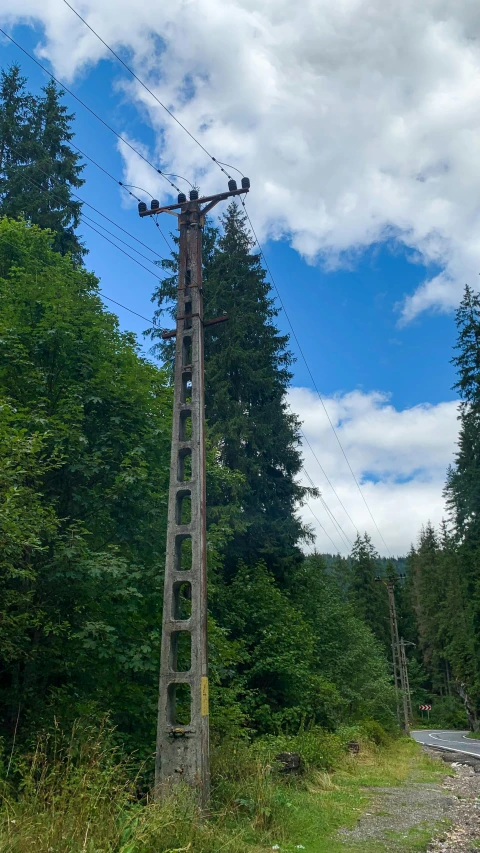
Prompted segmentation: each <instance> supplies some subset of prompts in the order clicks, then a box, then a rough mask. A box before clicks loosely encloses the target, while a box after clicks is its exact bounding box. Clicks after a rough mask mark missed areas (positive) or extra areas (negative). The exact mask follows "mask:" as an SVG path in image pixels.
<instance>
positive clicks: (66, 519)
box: [0, 219, 171, 737]
mask: <svg viewBox="0 0 480 853" xmlns="http://www.w3.org/2000/svg"><path fill="white" fill-rule="evenodd" d="M0 299H1V304H2V311H1V314H0V391H1V399H2V406H1V409H0V451H1V458H0V491H1V496H2V506H1V520H2V528H1V534H0V536H1V539H2V545H3V549H4V550H3V560H2V571H1V575H0V586H1V589H2V593H3V595H2V600H1V604H0V610H1V618H0V632H2V635H3V634H5V635H6V636H5V642H2V646H1V652H0V656H1V659H2V666H1V671H2V675H1V676H0V704H1V713H2V716H3V721H4V725H6V727H7V731H8V730H12V729H13V725H14V722H15V720H16V719H17V713H18V708H19V707H21V709H22V715H21V721H22V726H23V723H25V722H26V721H27V720H28V719H29V717H30V715H34V718H36V719H37V720H38V718H39V715H41V713H42V709H43V708H44V707H46V706H47V705H48V704H49V703H51V702H53V705H54V706H55V707H56V710H57V712H59V710H60V708H63V709H64V710H65V708H66V707H67V706H68V707H69V714H70V716H72V715H73V716H75V715H76V713H78V710H75V709H76V708H77V709H78V707H79V704H80V705H81V703H82V702H83V701H85V700H86V699H87V698H88V701H94V702H96V703H98V704H99V707H100V708H101V709H102V710H106V709H108V708H114V709H115V712H116V715H117V717H116V718H117V722H121V723H122V725H123V726H124V728H125V730H126V731H128V730H130V731H131V730H132V728H133V729H135V730H136V732H137V736H138V734H139V733H140V731H139V728H140V729H141V725H143V723H142V724H140V720H141V719H142V720H147V719H149V722H148V732H149V737H150V736H151V728H152V726H151V722H150V719H151V716H150V715H153V713H154V710H153V709H154V707H155V691H154V688H153V683H154V680H155V678H154V673H156V670H157V656H158V646H159V632H160V623H159V615H158V602H159V600H161V587H160V577H159V572H158V566H159V564H160V565H161V564H162V562H163V556H164V541H165V540H164V530H165V507H166V497H167V494H166V491H167V485H168V455H169V439H170V406H171V402H170V401H171V395H170V390H169V388H168V387H167V384H166V377H165V375H164V374H163V373H162V371H161V370H159V369H158V368H156V367H154V366H153V365H152V364H150V363H148V362H147V361H146V360H145V359H144V358H143V357H142V356H141V355H140V353H139V351H138V348H137V345H136V343H135V340H134V338H133V336H131V335H129V334H123V333H121V332H120V331H119V329H118V324H117V321H116V319H115V318H114V316H113V315H112V314H109V313H108V312H106V311H105V310H104V308H103V305H102V303H101V300H100V298H99V295H98V284H97V281H96V280H95V278H94V277H93V276H92V275H90V274H89V273H87V272H85V271H84V270H83V269H80V268H78V267H77V268H76V267H74V266H72V262H71V260H70V259H69V258H68V257H62V256H61V255H60V254H58V253H56V252H54V251H53V250H52V248H51V237H50V236H49V233H48V232H45V231H41V230H40V229H38V228H37V227H36V226H30V227H29V226H28V225H26V224H25V223H22V222H13V221H9V220H6V219H4V220H2V221H1V222H0ZM139 638H141V640H140V642H139ZM147 684H148V685H149V687H148V689H147V694H145V690H146V685H147ZM147 696H149V698H148V700H147ZM134 718H136V719H135V722H134ZM32 719H33V718H32Z"/></svg>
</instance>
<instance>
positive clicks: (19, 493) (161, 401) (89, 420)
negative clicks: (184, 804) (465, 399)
mask: <svg viewBox="0 0 480 853" xmlns="http://www.w3.org/2000/svg"><path fill="white" fill-rule="evenodd" d="M47 102H48V104H50V105H51V108H49V109H48V110H47V107H46V104H47ZM52 105H53V106H54V107H55V108H53V106H52ZM0 118H1V122H2V123H1V145H2V148H1V150H2V152H3V155H2V157H3V159H2V164H3V165H2V171H1V180H2V183H1V188H2V194H1V202H2V212H3V214H4V218H3V219H2V221H1V223H0V273H1V279H0V289H1V305H2V310H1V314H0V392H1V398H2V409H1V430H2V432H1V461H0V465H1V479H0V488H1V492H2V501H1V508H0V512H1V537H2V541H1V547H2V573H1V578H0V584H1V590H2V594H1V604H0V611H1V612H0V636H1V643H0V649H1V651H0V656H1V670H0V671H1V675H0V711H1V720H2V736H3V738H4V742H5V745H6V748H8V747H9V745H11V743H12V739H13V738H14V737H15V739H16V743H17V744H18V743H22V742H23V741H28V739H29V738H31V737H32V736H33V735H34V734H35V733H36V732H37V731H38V730H39V728H42V727H47V728H48V726H50V725H52V721H53V719H54V718H55V719H56V720H57V721H58V720H63V721H64V723H65V724H66V725H69V724H71V723H72V722H73V720H75V719H76V718H77V717H79V716H82V715H83V714H90V715H93V716H94V717H96V718H97V719H101V718H102V717H103V716H104V715H105V714H107V713H108V714H110V718H111V721H112V723H113V724H114V725H115V727H116V730H117V737H118V738H119V740H121V742H122V744H123V745H124V746H125V747H126V748H127V749H132V748H135V749H136V750H139V751H140V753H141V754H144V755H148V754H151V752H152V749H153V745H154V735H155V706H156V701H157V673H158V657H159V646H160V630H161V610H162V581H163V562H164V549H165V529H166V505H167V488H168V468H169V452H170V449H169V443H170V423H171V403H172V395H171V388H170V378H169V377H170V373H169V360H170V358H171V353H170V351H169V349H168V347H165V348H161V347H160V345H159V344H157V337H156V334H157V333H156V332H154V333H153V344H154V347H156V348H157V352H158V355H159V356H160V359H161V360H162V361H165V364H166V367H165V368H162V367H160V366H159V365H158V362H157V363H156V362H155V361H154V360H148V359H146V358H145V357H144V356H143V355H141V353H140V350H139V347H138V344H137V342H136V340H135V339H134V337H133V336H132V335H130V334H128V333H122V332H120V330H119V327H118V323H117V321H116V319H115V317H114V315H112V314H111V313H110V312H108V311H106V310H105V308H104V306H103V304H102V301H101V299H100V292H99V284H98V281H97V280H96V279H95V277H94V276H93V275H92V274H90V273H88V272H87V271H86V269H84V268H83V266H82V265H79V263H78V259H79V253H80V254H81V249H80V243H77V245H76V246H73V245H72V243H71V242H70V243H69V242H68V240H67V237H68V236H69V235H70V236H71V235H72V233H73V232H72V231H71V228H72V226H74V225H75V222H76V219H75V217H76V215H77V213H78V212H79V211H78V207H76V206H75V203H74V202H72V201H71V192H72V188H73V187H76V186H78V184H79V181H80V178H79V174H80V171H81V164H80V163H79V162H78V158H77V157H76V155H73V154H72V152H71V150H70V149H68V142H69V140H70V139H71V137H72V130H71V117H69V116H68V115H67V114H66V110H65V108H64V107H63V106H62V104H61V93H60V92H58V91H57V90H56V89H55V87H54V86H53V85H52V86H49V87H47V90H46V91H45V96H44V97H42V98H40V99H38V98H33V97H32V96H30V95H29V94H28V93H27V91H26V88H25V83H24V81H23V80H22V78H21V76H20V74H19V70H18V69H17V68H13V69H11V70H10V71H9V72H7V73H4V75H3V82H2V102H1V111H0ZM47 119H48V121H47ZM34 127H36V128H38V127H42V128H43V129H44V130H43V131H42V132H44V133H47V130H48V138H49V139H52V140H55V145H53V143H52V145H51V146H50V148H49V149H48V150H49V157H50V160H49V159H48V158H47V157H46V155H45V157H42V158H41V162H39V151H44V149H45V146H44V145H43V143H42V145H41V146H40V148H39V147H38V145H37V142H36V141H35V140H33V135H32V133H33V131H32V128H34ZM68 152H70V153H68ZM72 158H73V159H72ZM40 169H42V170H44V172H45V173H46V174H47V173H49V174H50V179H49V180H48V181H45V182H43V181H42V180H41V174H42V173H41V171H39V170H40ZM44 183H45V192H46V193H47V196H48V194H49V193H51V192H54V193H55V195H54V199H55V204H54V205H53V206H54V207H55V206H57V204H56V202H57V191H58V189H59V186H61V190H62V195H61V196H58V207H59V208H61V206H62V205H61V203H60V202H62V203H63V208H62V210H61V211H60V210H59V213H58V215H57V217H56V219H50V220H49V221H48V222H47V221H44V219H43V215H42V210H43V206H44V205H45V207H47V208H49V209H50V208H51V207H52V203H51V200H50V201H49V198H48V197H45V198H44V196H43V195H42V189H41V187H42V186H43V184H44ZM35 184H38V186H37V188H36V191H37V190H38V193H39V195H38V197H37V196H35V200H33V199H32V196H31V194H30V195H28V193H30V191H31V192H33V189H32V187H34V186H35ZM21 186H23V187H24V188H25V192H26V193H27V195H28V199H27V203H25V202H24V193H23V190H20V189H19V188H20V187H21ZM52 187H53V190H52ZM50 199H51V196H50ZM34 201H35V203H34ZM15 205H16V206H15ZM72 205H74V206H73V207H72ZM17 213H21V214H23V216H24V217H25V218H24V219H21V218H20V219H15V218H13V217H15V216H16V215H17ZM60 213H61V215H60ZM45 225H49V226H50V230H45V229H44V226H45ZM75 239H77V238H75ZM204 262H205V264H204V266H205V268H204V289H205V301H206V315H207V316H216V315H218V314H221V313H222V312H223V311H226V312H227V313H228V316H229V323H228V330H227V329H226V327H214V328H213V329H212V330H211V331H209V332H208V333H207V335H206V377H207V379H206V382H207V387H206V400H207V424H208V499H207V502H208V562H209V584H210V592H209V601H210V613H211V616H210V645H211V650H210V662H211V681H212V692H213V697H212V699H213V701H212V727H213V736H214V738H217V739H219V738H222V737H225V736H230V737H232V736H238V735H249V736H252V735H253V734H255V733H258V734H261V733H268V732H271V733H273V732H278V731H280V730H283V731H290V732H292V733H295V732H296V731H298V729H299V727H300V726H302V725H310V724H319V725H322V726H326V727H327V728H329V729H330V730H334V729H335V728H336V727H337V726H338V725H340V724H344V723H346V722H349V723H350V722H353V721H355V720H361V719H364V718H371V717H375V718H376V719H378V720H381V721H382V722H383V723H384V724H385V725H386V726H387V727H388V726H390V727H391V726H392V725H393V724H394V712H393V707H394V702H393V693H392V686H391V681H390V674H389V663H388V660H387V655H386V649H385V643H386V641H387V640H388V627H387V624H386V609H385V608H386V603H385V601H384V597H383V596H382V590H380V589H379V588H378V585H376V584H375V583H373V584H372V582H371V581H372V577H371V573H372V572H374V571H375V569H374V568H373V566H374V555H373V551H372V548H371V545H370V543H369V542H368V539H365V542H364V543H363V540H362V543H360V544H358V545H357V546H356V548H357V550H356V551H355V552H354V560H353V562H352V567H353V569H352V570H353V578H354V580H353V585H352V591H351V592H352V594H351V595H350V594H349V595H348V596H347V598H348V601H347V600H346V598H345V577H344V576H343V575H342V572H338V573H337V574H335V573H332V572H330V571H328V570H327V567H326V564H325V562H324V561H323V560H322V558H321V557H319V556H312V557H308V558H305V556H304V551H303V546H304V544H305V543H307V542H308V541H309V538H310V533H309V531H308V530H307V529H305V528H304V527H303V526H302V524H301V522H300V521H299V517H298V515H297V508H298V506H299V503H301V501H302V499H303V496H304V494H305V489H304V488H303V487H301V486H300V485H299V483H298V473H299V470H300V467H301V464H302V463H301V452H300V445H299V437H298V426H299V425H298V422H297V420H296V418H295V416H294V415H292V414H291V412H290V411H289V410H288V407H287V403H286V390H287V387H288V383H289V381H290V378H291V373H290V369H289V368H290V365H291V363H292V358H293V357H292V354H291V352H290V350H289V345H288V338H287V337H285V336H282V335H280V333H279V331H278V328H277V326H276V324H275V319H276V315H277V311H276V309H275V307H274V305H273V301H272V299H271V296H270V293H269V285H268V283H267V281H266V278H265V272H264V270H263V269H262V266H261V263H260V259H259V257H258V255H256V254H255V252H254V251H253V244H252V241H251V238H250V235H249V233H248V229H247V228H246V224H245V219H244V217H243V216H242V215H241V214H240V212H239V210H238V209H237V207H236V206H235V205H234V204H233V205H231V207H230V208H229V209H228V211H227V213H226V214H225V216H224V217H223V219H222V220H221V223H220V225H219V226H218V227H214V226H213V225H209V226H208V227H207V228H206V233H205V245H204ZM164 267H166V269H167V271H168V272H169V274H170V276H171V277H167V279H166V280H165V281H163V282H162V283H161V285H160V286H159V289H158V291H157V292H156V294H155V295H154V298H155V299H156V300H157V301H158V303H159V306H160V307H159V314H158V315H157V316H160V311H161V309H163V308H165V307H167V308H168V304H169V303H168V301H169V300H170V302H171V300H172V298H173V295H174V288H175V271H176V256H175V255H174V256H173V257H172V259H171V261H168V262H166V263H164ZM369 572H370V575H369ZM379 607H380V611H379V612H381V614H382V620H383V621H382V622H381V624H380V625H379V624H377V623H376V622H375V619H374V611H376V610H378V608H379Z"/></svg>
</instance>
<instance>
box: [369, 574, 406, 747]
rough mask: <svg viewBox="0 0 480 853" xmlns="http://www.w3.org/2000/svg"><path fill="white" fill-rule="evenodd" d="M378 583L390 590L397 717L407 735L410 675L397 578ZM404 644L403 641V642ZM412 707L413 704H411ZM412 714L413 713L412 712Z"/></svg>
mask: <svg viewBox="0 0 480 853" xmlns="http://www.w3.org/2000/svg"><path fill="white" fill-rule="evenodd" d="M377 580H378V581H381V582H382V583H384V584H385V586H386V587H387V590H388V609H389V614H390V634H391V637H392V661H393V678H394V682H395V691H396V694H397V717H398V722H399V723H400V724H401V725H402V727H403V730H404V732H405V733H406V734H408V733H409V731H410V724H409V698H408V697H407V686H408V673H407V661H406V657H405V666H403V663H402V648H403V655H405V644H403V646H401V645H400V638H399V634H398V620H397V608H396V606H395V583H396V581H397V577H395V576H394V575H390V577H388V578H381V577H378V578H377ZM402 643H403V640H402ZM400 697H401V701H402V712H403V714H402V713H401V710H400ZM410 706H411V703H410ZM410 714H411V712H410ZM402 717H403V723H402Z"/></svg>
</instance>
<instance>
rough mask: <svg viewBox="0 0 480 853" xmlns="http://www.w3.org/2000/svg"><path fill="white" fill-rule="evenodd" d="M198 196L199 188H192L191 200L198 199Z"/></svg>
mask: <svg viewBox="0 0 480 853" xmlns="http://www.w3.org/2000/svg"><path fill="white" fill-rule="evenodd" d="M197 198H198V190H190V201H196V200H197Z"/></svg>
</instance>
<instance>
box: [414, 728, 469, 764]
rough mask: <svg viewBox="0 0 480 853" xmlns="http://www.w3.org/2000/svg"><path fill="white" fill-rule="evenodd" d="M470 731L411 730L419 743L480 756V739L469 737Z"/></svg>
mask: <svg viewBox="0 0 480 853" xmlns="http://www.w3.org/2000/svg"><path fill="white" fill-rule="evenodd" d="M467 734H468V732H466V731H463V732H454V731H441V730H439V729H429V730H427V729H424V730H423V731H414V732H411V735H412V737H413V738H414V739H415V740H416V741H418V743H424V744H425V746H433V747H437V748H439V749H445V750H446V751H447V752H450V751H452V752H465V753H466V754H467V755H474V756H475V757H476V758H480V740H473V739H472V738H467V737H466V735H467Z"/></svg>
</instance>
